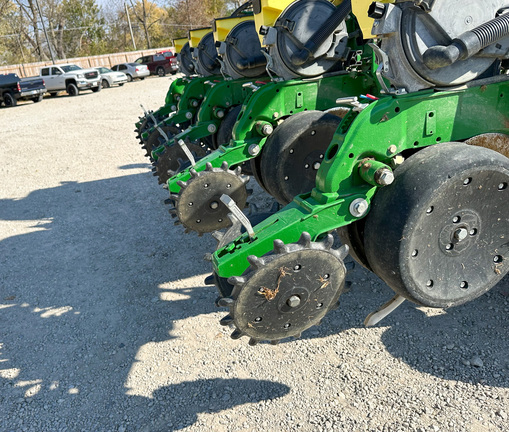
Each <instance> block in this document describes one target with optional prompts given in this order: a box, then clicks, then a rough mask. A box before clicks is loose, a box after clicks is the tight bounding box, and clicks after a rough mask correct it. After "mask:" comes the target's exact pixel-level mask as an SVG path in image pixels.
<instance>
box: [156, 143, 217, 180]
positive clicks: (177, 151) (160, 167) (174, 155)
mask: <svg viewBox="0 0 509 432" xmlns="http://www.w3.org/2000/svg"><path fill="white" fill-rule="evenodd" d="M186 145H187V148H188V149H189V151H190V152H191V153H192V154H193V156H194V158H195V159H197V160H198V159H201V158H202V157H203V156H205V155H206V154H207V149H206V148H205V147H204V146H203V145H200V144H199V143H192V142H190V143H187V144H186ZM183 160H187V156H186V154H185V153H184V151H183V150H182V147H180V146H179V145H178V144H175V143H172V144H171V145H169V146H164V151H163V152H162V153H160V154H159V155H158V158H157V160H156V161H155V162H154V166H155V168H156V171H155V172H156V174H157V177H158V182H159V184H164V183H166V182H167V181H168V180H169V178H170V177H173V176H174V175H175V174H177V173H179V172H180V171H181V170H182V169H183V166H182V165H183V164H182V161H183Z"/></svg>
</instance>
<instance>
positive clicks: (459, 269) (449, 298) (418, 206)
mask: <svg viewBox="0 0 509 432" xmlns="http://www.w3.org/2000/svg"><path fill="white" fill-rule="evenodd" d="M508 184H509V159H508V158H506V157H505V156H503V155H501V154H500V153H497V152H495V151H493V150H489V149H486V148H482V147H474V146H468V145H466V144H461V143H445V144H438V145H435V146H432V147H428V148H426V149H424V150H421V151H420V152H418V153H416V154H415V155H413V156H411V157H410V158H409V159H408V160H406V161H405V162H404V163H403V165H401V167H399V168H398V169H397V170H396V171H395V180H394V183H393V184H392V185H390V186H387V187H385V188H383V189H381V190H380V191H378V192H377V194H376V195H375V197H374V199H373V202H372V208H371V211H370V213H369V214H368V216H367V218H366V225H365V228H364V246H365V251H366V256H367V259H368V261H369V264H370V265H371V268H372V269H373V271H374V272H375V273H376V274H377V275H378V276H380V277H381V278H382V279H383V280H384V281H385V282H386V283H387V284H388V285H389V286H390V287H391V288H392V289H393V290H394V291H396V292H397V293H399V294H401V295H402V296H404V297H406V298H407V299H409V300H411V301H413V302H415V303H418V304H421V305H425V306H431V307H449V306H456V305H460V304H462V303H466V302H468V301H470V300H473V299H475V298H476V297H479V296H480V295H482V294H483V293H485V292H486V291H488V290H489V289H490V288H492V287H493V286H494V285H495V284H496V283H497V282H498V281H500V280H501V279H502V278H503V277H504V275H505V274H507V271H508V269H509V241H508V238H509V187H508Z"/></svg>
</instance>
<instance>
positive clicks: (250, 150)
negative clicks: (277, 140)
mask: <svg viewBox="0 0 509 432" xmlns="http://www.w3.org/2000/svg"><path fill="white" fill-rule="evenodd" d="M247 151H248V153H249V154H250V155H251V156H256V155H257V154H258V153H260V146H259V145H258V144H251V145H250V146H249V147H248V149H247Z"/></svg>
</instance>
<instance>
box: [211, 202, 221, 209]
mask: <svg viewBox="0 0 509 432" xmlns="http://www.w3.org/2000/svg"><path fill="white" fill-rule="evenodd" d="M218 207H219V203H218V202H217V201H212V202H211V203H210V208H211V209H212V210H215V209H217V208H218Z"/></svg>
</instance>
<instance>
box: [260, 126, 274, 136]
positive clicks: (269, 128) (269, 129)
mask: <svg viewBox="0 0 509 432" xmlns="http://www.w3.org/2000/svg"><path fill="white" fill-rule="evenodd" d="M272 132H274V128H273V127H272V125H271V124H264V125H263V127H262V134H264V135H265V136H269V135H270V134H271V133H272Z"/></svg>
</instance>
